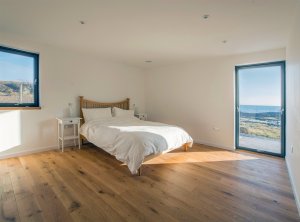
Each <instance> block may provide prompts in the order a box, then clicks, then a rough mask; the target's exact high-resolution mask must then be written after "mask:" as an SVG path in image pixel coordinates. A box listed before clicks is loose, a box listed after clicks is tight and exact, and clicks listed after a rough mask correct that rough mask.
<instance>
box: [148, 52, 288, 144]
mask: <svg viewBox="0 0 300 222" xmlns="http://www.w3.org/2000/svg"><path fill="white" fill-rule="evenodd" d="M278 60H285V49H276V50H271V51H265V52H259V53H252V54H244V55H236V56H226V57H216V58H206V59H199V61H195V62H191V63H185V64H178V65H173V66H167V67H162V68H153V69H151V70H149V71H148V72H147V75H146V109H147V112H148V116H149V119H150V120H154V121H161V122H166V123H170V124H176V125H179V126H182V127H184V128H185V129H186V130H187V131H188V132H189V133H190V134H191V135H192V137H193V138H194V140H195V141H196V142H198V143H202V144H208V145H213V146H217V147H222V148H226V149H234V98H235V96H234V94H235V91H234V75H235V73H234V72H235V71H234V69H235V65H242V64H251V63H261V62H269V61H278Z"/></svg>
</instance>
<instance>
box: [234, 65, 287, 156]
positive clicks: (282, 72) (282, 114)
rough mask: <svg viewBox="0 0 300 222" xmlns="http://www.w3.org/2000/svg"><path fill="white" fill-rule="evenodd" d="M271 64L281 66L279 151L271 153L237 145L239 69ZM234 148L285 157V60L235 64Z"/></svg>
mask: <svg viewBox="0 0 300 222" xmlns="http://www.w3.org/2000/svg"><path fill="white" fill-rule="evenodd" d="M272 66H280V68H281V129H280V130H281V134H280V142H281V153H273V152H268V151H261V150H259V149H256V148H255V147H254V148H248V147H241V146H240V145H239V143H240V142H239V127H240V125H239V124H240V120H239V118H240V111H239V105H240V99H239V70H242V69H247V68H256V67H258V68H261V67H272ZM235 148H236V149H241V150H248V151H254V152H260V153H265V154H268V155H272V156H278V157H282V158H285V156H286V61H285V60H280V61H275V62H265V63H255V64H249V65H238V66H235Z"/></svg>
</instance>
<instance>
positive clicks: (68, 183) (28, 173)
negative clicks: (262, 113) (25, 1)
mask: <svg viewBox="0 0 300 222" xmlns="http://www.w3.org/2000/svg"><path fill="white" fill-rule="evenodd" d="M0 197H1V199H0V221H63V222H67V221H218V222H220V221H281V222H283V221H300V220H299V217H298V213H297V209H296V205H295V201H294V197H293V193H292V189H291V185H290V181H289V178H288V174H287V169H286V165H285V162H284V160H283V159H280V158H275V157H270V156H264V155H260V154H253V153H250V152H246V151H239V152H229V151H224V150H221V149H216V148H211V147H206V146H200V145H195V146H194V147H193V148H192V149H190V150H189V152H186V153H185V152H183V151H182V150H181V149H180V150H176V151H174V152H172V153H169V154H165V155H163V156H161V157H158V158H156V159H154V160H151V161H149V162H147V163H146V164H145V166H144V167H143V175H142V176H140V177H138V176H131V175H130V173H129V171H128V169H127V167H126V166H124V165H122V164H121V163H120V162H118V161H116V160H115V159H114V157H111V156H110V155H108V154H106V153H104V152H103V151H101V150H100V149H97V148H95V147H92V146H84V148H83V149H82V150H77V149H74V150H70V149H69V150H67V151H65V152H64V153H60V152H58V151H49V152H44V153H39V154H33V155H29V156H24V157H20V158H12V159H6V160H1V161H0Z"/></svg>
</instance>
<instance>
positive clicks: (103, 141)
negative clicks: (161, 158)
mask: <svg viewBox="0 0 300 222" xmlns="http://www.w3.org/2000/svg"><path fill="white" fill-rule="evenodd" d="M81 134H82V135H83V136H84V137H85V138H87V140H88V141H90V142H91V143H93V144H95V145H96V146H98V147H100V148H102V149H103V150H105V151H106V152H108V153H110V154H111V155H114V156H115V157H116V158H117V159H118V160H120V161H122V162H123V163H126V164H127V166H128V168H129V170H130V172H131V173H132V174H136V173H137V170H138V169H139V167H140V166H141V165H142V163H143V160H144V158H145V157H146V156H148V155H150V154H160V153H166V152H169V151H171V150H173V149H176V148H179V147H181V146H182V145H183V144H185V143H190V145H192V143H193V139H192V138H191V137H190V135H189V134H188V133H187V132H186V131H185V130H183V129H182V128H180V127H177V126H171V125H166V124H163V123H158V122H149V121H142V120H139V119H138V118H135V117H112V118H105V119H97V120H92V121H89V122H87V123H85V124H83V125H82V127H81Z"/></svg>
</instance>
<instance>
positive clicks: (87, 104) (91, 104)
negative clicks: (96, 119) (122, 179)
mask: <svg viewBox="0 0 300 222" xmlns="http://www.w3.org/2000/svg"><path fill="white" fill-rule="evenodd" d="M79 102H80V106H79V107H80V118H81V120H80V126H81V125H82V124H84V117H83V113H82V108H87V109H89V108H109V107H110V108H113V107H118V108H121V109H125V110H129V98H127V99H125V100H122V101H120V102H113V103H102V102H95V101H92V100H87V99H84V98H83V96H79ZM80 139H81V143H83V142H84V141H87V139H86V138H85V137H84V136H83V135H80ZM190 146H191V144H189V143H185V144H183V145H182V147H183V150H184V151H187V150H188V147H190ZM159 155H161V154H156V155H149V156H147V157H145V159H144V161H148V160H150V159H153V158H155V157H157V156H159ZM138 175H139V176H141V175H142V166H141V167H140V168H139V170H138Z"/></svg>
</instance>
